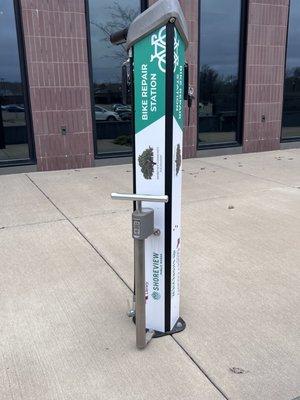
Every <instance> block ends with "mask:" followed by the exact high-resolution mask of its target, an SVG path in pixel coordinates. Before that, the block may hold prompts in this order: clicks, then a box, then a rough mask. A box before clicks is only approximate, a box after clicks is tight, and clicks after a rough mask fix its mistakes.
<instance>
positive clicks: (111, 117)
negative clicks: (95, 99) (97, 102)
mask: <svg viewBox="0 0 300 400" xmlns="http://www.w3.org/2000/svg"><path fill="white" fill-rule="evenodd" d="M95 118H96V121H120V117H119V115H118V114H117V113H116V112H114V111H109V110H107V109H106V108H104V107H100V106H95Z"/></svg>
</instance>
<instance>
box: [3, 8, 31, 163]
mask: <svg viewBox="0 0 300 400" xmlns="http://www.w3.org/2000/svg"><path fill="white" fill-rule="evenodd" d="M13 8H14V14H15V21H16V36H17V43H18V53H19V65H20V75H21V84H22V88H23V96H24V109H25V121H26V130H27V138H28V151H29V158H24V159H11V160H0V168H2V167H9V166H15V165H34V164H36V154H35V145H34V135H33V129H32V111H31V103H30V96H29V84H28V82H29V79H28V72H27V65H28V64H27V59H26V51H25V41H24V27H23V21H22V15H21V4H20V0H13Z"/></svg>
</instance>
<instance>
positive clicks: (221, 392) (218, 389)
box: [171, 335, 230, 400]
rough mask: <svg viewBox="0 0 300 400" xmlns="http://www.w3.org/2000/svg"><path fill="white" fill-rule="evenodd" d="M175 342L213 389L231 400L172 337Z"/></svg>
mask: <svg viewBox="0 0 300 400" xmlns="http://www.w3.org/2000/svg"><path fill="white" fill-rule="evenodd" d="M171 336H172V339H173V340H174V342H175V343H176V344H177V345H178V346H179V347H180V348H181V350H182V351H183V352H184V353H185V354H186V355H187V356H188V358H189V359H190V360H191V361H192V363H193V364H194V365H195V366H196V367H197V368H198V369H199V371H200V372H201V373H202V374H203V375H204V376H205V377H206V379H207V380H208V381H209V382H210V383H211V384H212V385H213V387H214V388H215V389H216V390H217V391H218V392H219V393H220V394H221V395H222V396H223V397H224V399H226V400H230V399H229V397H228V396H227V395H226V394H225V393H224V391H223V390H222V389H221V388H220V386H219V385H217V383H216V382H215V381H214V380H213V379H212V378H211V377H210V376H209V374H208V373H207V372H206V371H205V370H204V369H203V368H202V367H201V365H199V364H198V363H197V361H196V360H195V359H194V358H193V357H192V356H191V355H190V353H189V352H188V351H187V350H186V349H185V348H184V347H183V345H182V344H180V343H179V342H178V340H177V339H176V338H175V337H174V335H171Z"/></svg>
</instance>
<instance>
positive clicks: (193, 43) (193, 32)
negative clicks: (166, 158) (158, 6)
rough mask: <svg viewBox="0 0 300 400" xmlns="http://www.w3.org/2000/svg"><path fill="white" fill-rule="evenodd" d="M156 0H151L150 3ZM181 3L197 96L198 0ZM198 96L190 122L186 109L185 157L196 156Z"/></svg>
mask: <svg viewBox="0 0 300 400" xmlns="http://www.w3.org/2000/svg"><path fill="white" fill-rule="evenodd" d="M155 1H156V0H149V5H152V4H153V3H155ZM180 4H181V7H182V10H183V13H184V15H185V18H186V20H187V25H188V30H189V41H190V43H189V47H188V50H187V54H186V57H187V61H188V63H189V67H190V72H189V74H190V77H189V78H190V85H191V86H192V87H193V89H194V95H195V96H196V97H197V68H198V0H180ZM197 104H198V101H197V98H195V100H194V102H193V106H192V108H191V113H190V124H189V126H187V121H188V108H187V106H186V110H185V123H186V125H185V128H184V136H183V157H184V158H190V157H195V155H196V151H197Z"/></svg>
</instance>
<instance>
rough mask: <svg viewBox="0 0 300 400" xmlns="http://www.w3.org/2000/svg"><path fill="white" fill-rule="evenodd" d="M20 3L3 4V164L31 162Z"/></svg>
mask: <svg viewBox="0 0 300 400" xmlns="http://www.w3.org/2000/svg"><path fill="white" fill-rule="evenodd" d="M16 5H17V3H16V2H14V1H12V0H1V2H0V57H1V62H0V107H1V112H0V164H1V165H3V164H4V163H5V164H6V163H12V162H16V161H24V160H28V159H30V158H32V148H31V145H30V143H29V142H30V141H29V129H28V126H29V124H28V121H29V118H28V107H27V101H26V94H25V89H26V87H25V81H24V79H25V78H24V60H22V59H20V54H22V48H21V46H20V41H21V40H20V37H19V36H20V35H19V29H20V21H19V18H18V14H17V12H16V11H18V10H17V8H16Z"/></svg>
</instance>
